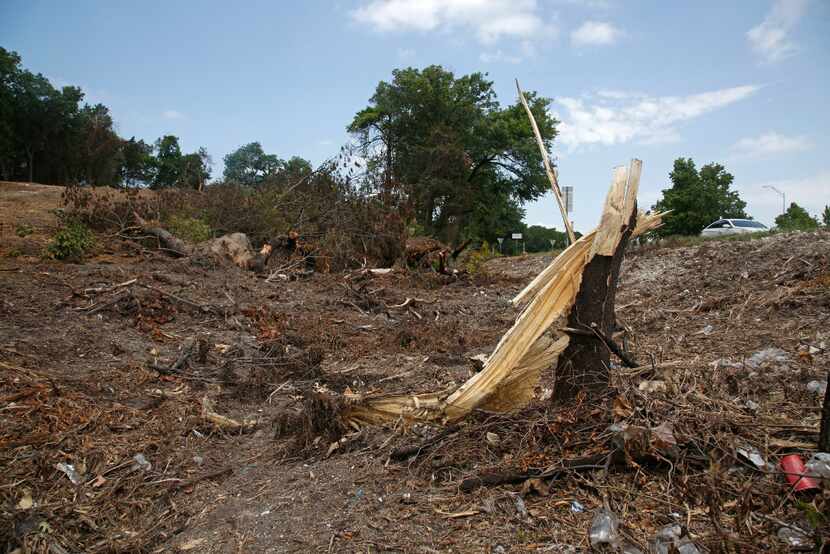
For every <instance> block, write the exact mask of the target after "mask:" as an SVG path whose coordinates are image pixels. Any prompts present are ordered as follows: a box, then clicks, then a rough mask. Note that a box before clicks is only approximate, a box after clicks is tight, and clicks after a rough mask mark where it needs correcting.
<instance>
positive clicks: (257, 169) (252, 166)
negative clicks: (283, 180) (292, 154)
mask: <svg viewBox="0 0 830 554" xmlns="http://www.w3.org/2000/svg"><path fill="white" fill-rule="evenodd" d="M224 161H225V172H224V177H225V181H232V182H235V183H239V184H240V185H248V186H256V185H260V184H262V183H263V182H264V181H265V179H266V178H268V177H269V176H271V175H274V174H276V173H277V171H279V169H280V168H281V167H282V166H283V165H284V164H285V162H284V161H283V160H281V159H279V158H278V157H277V156H275V155H274V154H266V153H265V151H264V150H263V149H262V145H261V144H260V143H258V142H251V143H248V144H245V145H244V146H240V147H239V148H237V149H236V150H235V151H234V152H231V153H230V154H228V155H227V156H225V158H224Z"/></svg>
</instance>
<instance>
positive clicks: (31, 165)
mask: <svg viewBox="0 0 830 554" xmlns="http://www.w3.org/2000/svg"><path fill="white" fill-rule="evenodd" d="M26 157H27V162H26V165H27V166H28V169H29V182H30V183H32V182H34V178H35V154H34V152H32V151H30V150H27V151H26Z"/></svg>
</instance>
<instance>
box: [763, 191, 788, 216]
mask: <svg viewBox="0 0 830 554" xmlns="http://www.w3.org/2000/svg"><path fill="white" fill-rule="evenodd" d="M764 188H765V189H770V190H771V191H773V192H775V193H777V194H778V195H779V196H780V197H781V215H784V214H785V213H787V195H786V194H784V193H783V192H782V191H780V190H778V189H777V188H775V187H774V186H772V185H764Z"/></svg>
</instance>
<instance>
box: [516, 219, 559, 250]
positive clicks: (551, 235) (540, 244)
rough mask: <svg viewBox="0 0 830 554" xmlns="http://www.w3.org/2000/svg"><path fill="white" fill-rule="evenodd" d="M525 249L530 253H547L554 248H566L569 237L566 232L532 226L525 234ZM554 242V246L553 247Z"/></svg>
mask: <svg viewBox="0 0 830 554" xmlns="http://www.w3.org/2000/svg"><path fill="white" fill-rule="evenodd" d="M524 239H525V249H526V250H527V251H528V252H547V251H548V250H552V249H554V248H565V247H566V246H567V245H568V235H567V233H565V232H564V231H557V230H556V229H555V228H550V227H544V226H542V225H531V226H530V227H528V228H527V229H525V232H524ZM551 241H553V246H552V245H551Z"/></svg>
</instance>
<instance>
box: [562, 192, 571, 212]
mask: <svg viewBox="0 0 830 554" xmlns="http://www.w3.org/2000/svg"><path fill="white" fill-rule="evenodd" d="M562 196H564V197H565V198H564V199H563V200H564V201H565V211H566V212H567V213H571V212H572V211H574V188H573V187H571V186H564V187H562Z"/></svg>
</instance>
